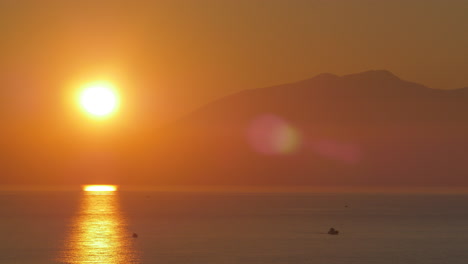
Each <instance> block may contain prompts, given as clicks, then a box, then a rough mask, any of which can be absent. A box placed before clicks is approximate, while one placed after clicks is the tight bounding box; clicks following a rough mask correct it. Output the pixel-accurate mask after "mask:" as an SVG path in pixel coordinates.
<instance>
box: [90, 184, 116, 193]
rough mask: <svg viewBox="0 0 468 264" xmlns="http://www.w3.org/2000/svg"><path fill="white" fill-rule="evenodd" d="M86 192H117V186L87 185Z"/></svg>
mask: <svg viewBox="0 0 468 264" xmlns="http://www.w3.org/2000/svg"><path fill="white" fill-rule="evenodd" d="M83 191H85V192H115V191H117V186H116V185H85V186H83Z"/></svg>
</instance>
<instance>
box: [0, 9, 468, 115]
mask: <svg viewBox="0 0 468 264" xmlns="http://www.w3.org/2000/svg"><path fill="white" fill-rule="evenodd" d="M467 10H468V1H466V0H307V1H306V0H232V1H222V0H200V1H195V0H186V1H180V0H170V1H157V0H153V1H143V0H128V1H124V0H115V1H110V0H108V1H98V0H89V1H86V0H80V1H64V0H57V1H49V0H0V39H1V41H0V84H1V85H0V96H1V97H0V103H1V104H2V105H3V106H0V110H2V111H4V112H8V111H13V113H14V112H15V111H18V109H21V110H22V111H26V110H24V109H29V110H28V111H29V112H28V111H27V113H28V114H36V113H40V112H41V111H42V110H44V109H47V110H44V111H55V112H67V111H70V109H68V108H70V106H68V105H67V104H66V103H65V104H64V103H63V102H64V94H66V93H67V89H70V87H72V86H74V85H77V84H79V83H82V82H87V81H93V80H94V79H102V78H105V79H109V80H110V81H114V82H115V83H116V84H117V85H118V86H119V88H120V89H121V91H122V95H123V97H124V98H123V99H124V101H126V102H124V103H126V105H127V106H128V107H127V109H129V111H130V109H131V111H133V113H134V114H135V116H138V113H151V115H152V117H154V121H155V122H160V121H162V120H168V119H170V118H173V117H174V116H176V115H179V114H181V113H183V112H185V111H189V110H191V109H193V108H195V107H197V106H199V105H201V104H203V103H206V102H208V101H210V100H214V99H215V98H218V97H221V96H224V95H227V94H230V93H233V92H235V91H238V90H242V89H249V88H256V87H262V86H269V85H274V84H281V83H286V82H291V81H296V80H301V79H305V78H309V77H312V76H314V75H316V74H318V73H322V72H332V73H336V74H347V73H354V72H360V71H365V70H370V69H387V70H390V71H392V72H393V73H395V74H396V75H398V76H400V77H402V78H404V79H407V80H411V81H415V82H419V83H422V84H425V85H428V86H431V87H434V88H444V89H450V88H461V87H465V86H468V15H467ZM25 106H27V107H25Z"/></svg>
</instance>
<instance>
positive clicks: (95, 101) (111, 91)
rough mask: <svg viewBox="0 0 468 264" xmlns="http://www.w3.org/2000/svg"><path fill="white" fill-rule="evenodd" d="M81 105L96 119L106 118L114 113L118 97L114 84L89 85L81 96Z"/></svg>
mask: <svg viewBox="0 0 468 264" xmlns="http://www.w3.org/2000/svg"><path fill="white" fill-rule="evenodd" d="M79 101H80V105H81V106H82V107H83V108H84V110H85V111H86V112H88V113H90V114H91V115H93V116H96V117H104V116H107V115H109V114H111V113H112V112H114V111H115V110H116V108H117V105H118V97H117V93H116V91H115V88H114V86H113V85H112V84H110V83H106V82H101V83H94V84H91V85H87V86H86V87H85V88H84V89H83V91H82V92H81V94H80V98H79Z"/></svg>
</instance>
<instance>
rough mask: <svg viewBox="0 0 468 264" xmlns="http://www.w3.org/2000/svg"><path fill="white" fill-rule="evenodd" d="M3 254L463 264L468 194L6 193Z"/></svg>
mask: <svg viewBox="0 0 468 264" xmlns="http://www.w3.org/2000/svg"><path fill="white" fill-rule="evenodd" d="M330 228H335V229H336V230H338V231H339V234H338V235H329V234H327V232H328V230H329V229H330ZM0 263H1V264H8V263H12V264H22V263H31V264H42V263H44V264H45V263H80V264H85V263H86V264H88V263H95V264H97V263H100V264H112V263H155V264H198V263H200V264H231V263H232V264H279V263H281V264H283V263H284V264H293V263H298V264H302V263H317V264H347V263H349V264H351V263H353V264H384V263H385V264H386V263H388V264H394V263H408V264H430V263H433V264H445V263H451V264H457V263H460V264H466V263H468V195H467V194H463V193H340V192H337V193H332V192H331V193H327V192H276V191H271V192H269V191H259V192H257V191H206V192H205V191H134V190H132V191H117V192H113V193H104V192H102V193H100V192H95V193H93V192H83V191H81V190H57V191H52V190H47V191H44V190H41V191H38V190H27V191H25V190H2V191H0Z"/></svg>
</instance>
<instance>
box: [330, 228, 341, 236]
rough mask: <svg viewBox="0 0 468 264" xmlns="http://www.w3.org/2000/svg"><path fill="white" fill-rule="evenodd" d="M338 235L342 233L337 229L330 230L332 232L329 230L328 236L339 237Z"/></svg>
mask: <svg viewBox="0 0 468 264" xmlns="http://www.w3.org/2000/svg"><path fill="white" fill-rule="evenodd" d="M338 233H340V231H338V230H336V229H335V228H333V227H332V228H330V230H328V234H329V235H338Z"/></svg>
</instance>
